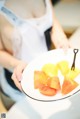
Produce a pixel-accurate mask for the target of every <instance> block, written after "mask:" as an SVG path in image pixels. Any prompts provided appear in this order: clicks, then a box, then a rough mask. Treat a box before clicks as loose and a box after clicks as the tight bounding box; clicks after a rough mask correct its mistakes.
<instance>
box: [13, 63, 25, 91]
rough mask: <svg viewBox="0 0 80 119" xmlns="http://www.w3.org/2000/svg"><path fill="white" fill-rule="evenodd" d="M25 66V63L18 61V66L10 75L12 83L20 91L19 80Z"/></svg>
mask: <svg viewBox="0 0 80 119" xmlns="http://www.w3.org/2000/svg"><path fill="white" fill-rule="evenodd" d="M26 66H27V64H26V63H24V62H22V61H20V62H19V63H18V65H17V66H16V67H15V68H14V71H13V74H12V77H11V78H12V80H13V81H14V83H15V85H16V86H17V87H18V88H19V89H20V90H22V89H21V84H20V82H21V78H22V72H23V70H24V69H25V67H26Z"/></svg>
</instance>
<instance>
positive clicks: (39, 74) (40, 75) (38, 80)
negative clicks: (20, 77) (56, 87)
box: [34, 71, 48, 89]
mask: <svg viewBox="0 0 80 119" xmlns="http://www.w3.org/2000/svg"><path fill="white" fill-rule="evenodd" d="M47 79H48V76H47V75H46V74H45V73H44V72H43V71H34V88H35V89H36V88H39V87H40V86H42V84H44V85H47Z"/></svg>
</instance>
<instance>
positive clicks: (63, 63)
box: [57, 60, 69, 76]
mask: <svg viewBox="0 0 80 119" xmlns="http://www.w3.org/2000/svg"><path fill="white" fill-rule="evenodd" d="M57 66H58V69H59V70H60V71H61V73H62V75H64V76H65V75H66V74H67V73H68V71H69V63H68V62H67V61H65V60H63V61H60V62H58V63H57Z"/></svg>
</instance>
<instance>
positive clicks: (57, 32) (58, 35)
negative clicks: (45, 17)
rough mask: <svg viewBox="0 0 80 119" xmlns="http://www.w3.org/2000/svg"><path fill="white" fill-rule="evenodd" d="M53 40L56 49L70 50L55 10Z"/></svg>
mask: <svg viewBox="0 0 80 119" xmlns="http://www.w3.org/2000/svg"><path fill="white" fill-rule="evenodd" d="M52 10H53V7H52ZM51 38H52V43H53V44H54V45H55V47H56V48H63V49H66V48H70V44H69V41H68V38H67V36H66V35H65V33H64V31H63V29H62V27H61V25H60V24H59V22H58V20H57V18H56V16H55V13H54V10H53V28H52V33H51Z"/></svg>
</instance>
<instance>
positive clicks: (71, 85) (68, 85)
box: [61, 79, 79, 94]
mask: <svg viewBox="0 0 80 119" xmlns="http://www.w3.org/2000/svg"><path fill="white" fill-rule="evenodd" d="M78 85H79V84H78V83H77V82H75V81H74V80H71V79H64V82H63V85H62V91H61V93H62V94H68V93H70V92H71V91H72V90H73V89H75V88H76V87H77V86H78Z"/></svg>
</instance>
